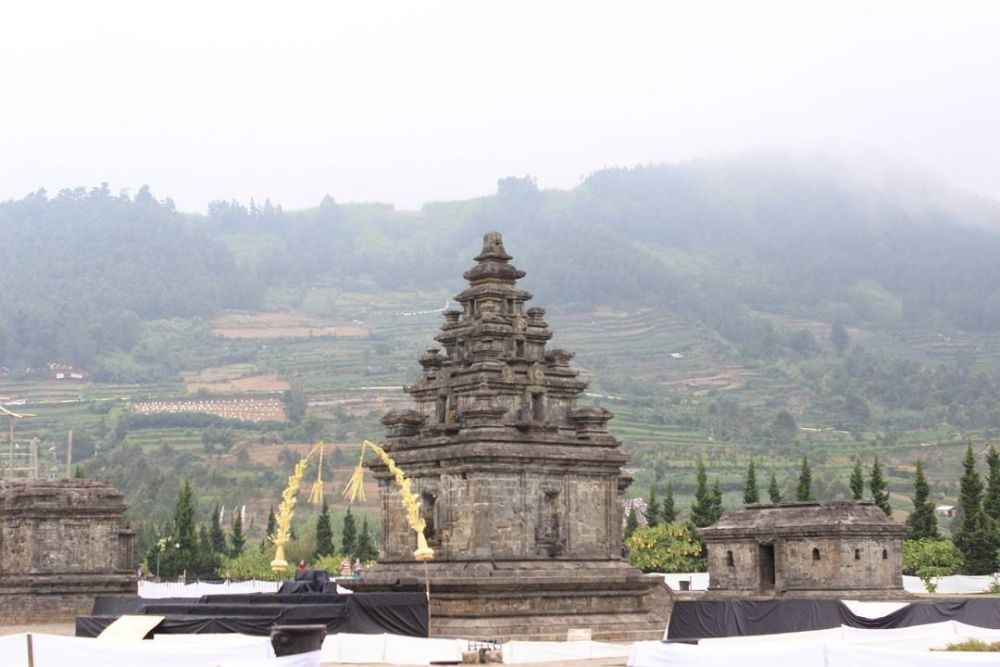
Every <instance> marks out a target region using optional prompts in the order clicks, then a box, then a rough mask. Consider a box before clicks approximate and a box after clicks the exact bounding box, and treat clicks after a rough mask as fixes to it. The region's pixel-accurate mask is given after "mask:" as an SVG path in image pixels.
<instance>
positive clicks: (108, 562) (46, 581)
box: [0, 479, 136, 623]
mask: <svg viewBox="0 0 1000 667" xmlns="http://www.w3.org/2000/svg"><path fill="white" fill-rule="evenodd" d="M124 511H125V502H124V500H123V498H122V496H121V494H119V493H118V492H117V491H116V490H115V489H114V488H113V487H112V486H111V485H110V484H107V483H106V482H100V481H97V480H79V479H67V480H63V479H59V480H7V481H3V482H0V622H5V623H24V622H31V621H48V620H59V619H65V618H72V617H73V616H75V615H76V614H79V613H82V612H86V611H88V610H89V609H90V606H91V604H92V603H93V598H94V596H95V595H100V594H125V593H132V592H134V591H135V568H136V547H135V531H134V530H132V529H131V527H130V526H129V525H128V524H127V523H126V521H125V519H124V517H123V513H124Z"/></svg>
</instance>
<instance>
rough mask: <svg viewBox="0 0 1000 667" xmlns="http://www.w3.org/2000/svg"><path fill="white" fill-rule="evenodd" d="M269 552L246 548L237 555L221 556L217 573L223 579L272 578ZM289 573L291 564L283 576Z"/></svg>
mask: <svg viewBox="0 0 1000 667" xmlns="http://www.w3.org/2000/svg"><path fill="white" fill-rule="evenodd" d="M271 558H272V556H271V554H269V553H266V552H263V551H260V550H259V549H247V550H246V551H244V552H243V553H241V554H240V555H239V556H230V557H228V558H223V559H222V562H221V564H220V565H219V575H220V576H221V577H223V578H224V579H236V580H242V579H264V580H271V579H274V576H275V575H274V572H273V571H272V570H271ZM290 573H291V566H289V569H288V570H286V571H285V576H287V575H288V574H290Z"/></svg>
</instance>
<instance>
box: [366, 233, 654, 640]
mask: <svg viewBox="0 0 1000 667" xmlns="http://www.w3.org/2000/svg"><path fill="white" fill-rule="evenodd" d="M475 259H476V262H477V263H476V265H475V266H474V267H472V268H471V269H469V270H468V271H466V272H465V279H466V280H468V281H469V287H468V288H467V289H466V290H465V291H463V292H462V293H461V294H459V295H457V296H456V297H455V300H456V301H457V302H458V303H459V304H461V306H462V310H448V311H445V312H444V324H443V326H442V327H441V332H440V333H439V334H438V335H437V336H436V340H437V341H438V342H439V343H440V344H441V348H443V351H442V349H441V348H438V347H433V348H430V349H428V350H427V352H426V353H425V354H424V355H423V356H422V357H420V365H421V366H422V367H423V371H422V372H421V375H420V378H419V379H418V380H417V382H416V384H414V385H412V386H410V387H407V388H406V391H407V392H408V393H409V394H410V395H411V396H412V397H413V399H414V401H415V402H416V409H408V410H394V411H392V412H390V413H388V414H387V415H385V417H384V418H383V419H382V423H383V424H384V425H385V427H386V431H387V433H386V439H385V443H384V447H385V450H386V451H387V452H388V453H389V454H390V455H391V456H392V457H393V458H394V459H395V461H396V462H397V463H398V464H399V466H400V467H401V468H402V469H403V470H405V471H406V474H407V476H408V477H409V478H410V479H411V480H412V484H413V488H414V490H415V491H416V492H417V493H418V494H419V495H420V497H421V499H422V514H423V517H424V519H425V521H426V524H427V526H426V530H425V536H426V538H427V541H428V543H429V545H430V546H431V547H433V549H434V551H435V557H434V560H433V561H431V562H430V563H429V564H428V573H429V578H430V590H431V598H430V602H431V604H430V607H431V618H432V620H431V633H432V634H433V635H434V636H461V637H490V638H497V639H511V638H520V639H527V638H532V639H565V638H566V635H567V631H568V630H569V629H571V628H589V629H590V630H591V632H592V636H593V638H594V639H621V640H626V639H654V638H656V639H658V638H660V637H661V636H662V634H663V631H664V627H665V623H666V616H667V605H668V604H669V602H668V597H667V590H666V588H665V586H663V584H662V581H661V580H659V579H658V578H656V577H650V576H646V575H643V574H642V573H641V572H639V571H638V570H636V569H635V568H633V567H631V566H630V565H629V564H628V563H627V562H626V561H624V560H623V558H622V535H621V528H622V510H621V507H622V496H623V492H624V490H625V488H626V487H627V486H628V484H629V483H630V482H631V480H630V479H629V478H628V477H625V476H623V475H622V465H623V464H624V463H625V462H626V460H627V456H626V455H625V454H624V453H623V452H622V451H621V447H620V445H621V443H620V442H619V441H618V440H616V439H615V438H614V437H613V436H612V435H611V434H610V433H609V432H608V428H607V424H608V420H610V419H611V417H612V414H611V413H610V412H609V411H607V410H605V409H604V408H600V407H580V406H577V404H576V401H577V398H578V397H579V396H580V394H581V393H582V392H583V390H584V388H585V387H586V382H585V381H583V380H581V379H580V378H579V377H578V372H577V371H576V370H574V369H573V367H572V366H570V363H569V362H570V359H571V358H572V357H573V354H572V353H571V352H567V351H565V350H546V343H547V342H548V340H549V339H550V338H551V337H552V331H551V330H550V329H549V327H548V325H547V324H546V322H545V311H544V310H543V309H541V308H526V307H525V304H526V303H527V302H528V300H530V299H531V294H530V293H528V292H526V291H524V290H522V289H520V288H519V287H518V286H517V280H518V279H519V278H522V277H524V275H525V274H524V272H523V271H520V270H518V269H516V268H515V267H514V266H513V265H512V264H510V260H511V256H510V255H508V254H507V251H506V250H505V249H504V246H503V242H502V240H501V238H500V234H498V233H495V232H493V233H489V234H486V235H485V237H484V239H483V249H482V252H481V253H480V254H479V256H478V257H476V258H475ZM370 466H371V468H372V470H373V473H374V474H375V476H376V478H377V479H378V481H379V486H380V491H381V500H382V531H383V532H382V540H381V544H382V553H381V556H380V559H379V563H378V565H376V566H375V567H374V568H372V569H371V570H369V571H367V572H366V573H365V575H364V579H363V580H362V581H361V582H360V586H359V587H358V588H357V589H356V590H360V591H374V590H392V589H394V588H398V587H399V586H406V585H409V586H412V587H419V588H420V589H422V588H423V583H424V582H423V578H424V571H423V565H422V564H420V563H416V562H414V559H413V551H414V549H415V548H416V546H417V545H416V536H415V535H414V534H413V531H412V530H411V529H410V528H409V527H408V525H407V523H406V519H405V517H404V515H403V513H402V511H401V510H400V507H399V500H398V493H397V491H396V490H395V488H394V486H393V481H392V479H391V478H390V477H389V474H388V471H387V469H386V467H385V466H384V465H382V464H381V463H380V462H374V463H371V464H370Z"/></svg>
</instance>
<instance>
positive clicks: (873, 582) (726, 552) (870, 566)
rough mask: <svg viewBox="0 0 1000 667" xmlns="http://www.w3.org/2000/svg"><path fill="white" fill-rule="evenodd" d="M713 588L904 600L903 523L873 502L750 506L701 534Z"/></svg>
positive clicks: (755, 593) (723, 591)
mask: <svg viewBox="0 0 1000 667" xmlns="http://www.w3.org/2000/svg"><path fill="white" fill-rule="evenodd" d="M698 532H699V534H700V535H701V538H702V540H704V541H705V545H706V547H707V549H708V573H709V580H710V583H709V592H710V593H714V594H718V595H724V596H773V597H790V596H816V595H823V596H838V597H861V598H865V597H876V598H886V597H896V596H898V597H902V596H904V595H905V593H904V591H903V570H902V553H901V542H902V539H903V537H904V535H905V534H906V527H905V526H902V525H900V524H898V523H896V522H894V521H893V520H892V519H890V518H889V517H888V516H886V515H885V513H883V512H882V510H880V509H879V508H878V507H876V506H875V504H874V503H872V502H870V501H859V502H853V501H836V502H787V503H778V504H760V505H744V506H743V507H740V508H738V509H734V510H730V511H728V512H726V513H725V514H724V515H723V516H722V518H721V519H719V521H718V522H717V523H715V524H714V525H712V526H709V527H707V528H702V529H700V530H699V531H698Z"/></svg>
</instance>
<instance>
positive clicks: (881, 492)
mask: <svg viewBox="0 0 1000 667" xmlns="http://www.w3.org/2000/svg"><path fill="white" fill-rule="evenodd" d="M868 488H869V489H871V492H872V500H874V501H875V505H876V506H878V508H879V509H880V510H882V511H883V512H885V515H886V516H892V508H891V507H889V492H888V491H886V482H885V478H884V477H883V476H882V466H881V465H879V462H878V457H877V456H876V457H875V463H873V464H872V473H871V476H870V477H869V478H868Z"/></svg>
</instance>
